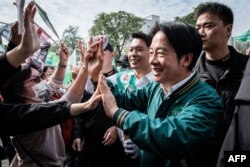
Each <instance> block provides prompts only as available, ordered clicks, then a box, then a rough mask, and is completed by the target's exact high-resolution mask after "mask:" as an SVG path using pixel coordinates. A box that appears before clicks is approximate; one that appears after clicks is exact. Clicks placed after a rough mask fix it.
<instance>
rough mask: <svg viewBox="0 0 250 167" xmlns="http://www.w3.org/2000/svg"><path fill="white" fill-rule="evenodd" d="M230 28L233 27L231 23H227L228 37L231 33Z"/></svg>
mask: <svg viewBox="0 0 250 167" xmlns="http://www.w3.org/2000/svg"><path fill="white" fill-rule="evenodd" d="M232 29H233V25H232V24H228V25H227V37H228V38H229V37H230V36H231V34H232Z"/></svg>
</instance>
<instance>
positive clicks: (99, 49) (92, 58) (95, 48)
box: [84, 37, 104, 81]
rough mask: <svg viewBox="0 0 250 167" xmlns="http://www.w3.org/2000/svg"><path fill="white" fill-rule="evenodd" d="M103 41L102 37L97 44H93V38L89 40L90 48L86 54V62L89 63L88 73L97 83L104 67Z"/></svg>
mask: <svg viewBox="0 0 250 167" xmlns="http://www.w3.org/2000/svg"><path fill="white" fill-rule="evenodd" d="M103 56H104V50H103V39H102V37H100V38H99V39H98V40H97V41H96V42H93V38H92V37H91V38H90V40H89V48H88V49H87V53H86V54H85V59H84V60H85V61H87V62H88V71H89V75H90V76H91V78H92V80H94V81H97V80H98V77H99V73H100V71H101V70H102V66H103Z"/></svg>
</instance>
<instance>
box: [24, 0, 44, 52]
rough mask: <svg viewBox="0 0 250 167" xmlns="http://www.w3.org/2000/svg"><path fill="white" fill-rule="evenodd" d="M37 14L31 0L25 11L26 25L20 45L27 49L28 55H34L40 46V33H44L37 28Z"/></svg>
mask: <svg viewBox="0 0 250 167" xmlns="http://www.w3.org/2000/svg"><path fill="white" fill-rule="evenodd" d="M35 14H36V8H35V6H34V3H33V2H32V1H31V2H30V3H29V4H28V6H27V7H26V9H25V12H24V25H23V26H24V27H23V34H22V40H21V43H20V47H21V48H22V49H23V51H25V52H24V53H26V54H27V55H29V56H30V55H33V53H34V52H35V51H37V50H38V49H39V48H40V35H41V33H42V29H41V28H36V26H35V23H34V17H35Z"/></svg>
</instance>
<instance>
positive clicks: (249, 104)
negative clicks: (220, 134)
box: [217, 61, 250, 167]
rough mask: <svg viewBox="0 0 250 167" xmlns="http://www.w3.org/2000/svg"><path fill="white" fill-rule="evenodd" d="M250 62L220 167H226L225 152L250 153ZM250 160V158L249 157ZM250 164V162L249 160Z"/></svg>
mask: <svg viewBox="0 0 250 167" xmlns="http://www.w3.org/2000/svg"><path fill="white" fill-rule="evenodd" d="M249 83H250V61H248V63H247V66H246V70H245V74H244V78H243V80H242V83H241V85H240V88H239V91H238V93H237V95H236V97H235V103H236V108H235V112H234V117H233V120H232V122H231V124H230V127H229V129H228V132H227V135H226V137H225V140H224V142H223V145H222V148H221V151H220V155H219V158H218V163H217V166H218V167H224V151H250V130H249V127H250V96H249V94H250V84H249ZM248 158H249V157H248ZM248 162H249V160H248Z"/></svg>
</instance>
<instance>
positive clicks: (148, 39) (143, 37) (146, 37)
mask: <svg viewBox="0 0 250 167" xmlns="http://www.w3.org/2000/svg"><path fill="white" fill-rule="evenodd" d="M132 38H139V39H141V40H143V41H144V42H145V43H146V45H147V47H150V45H151V42H152V38H151V36H150V35H148V34H145V33H143V32H141V31H139V32H134V33H132Z"/></svg>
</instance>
